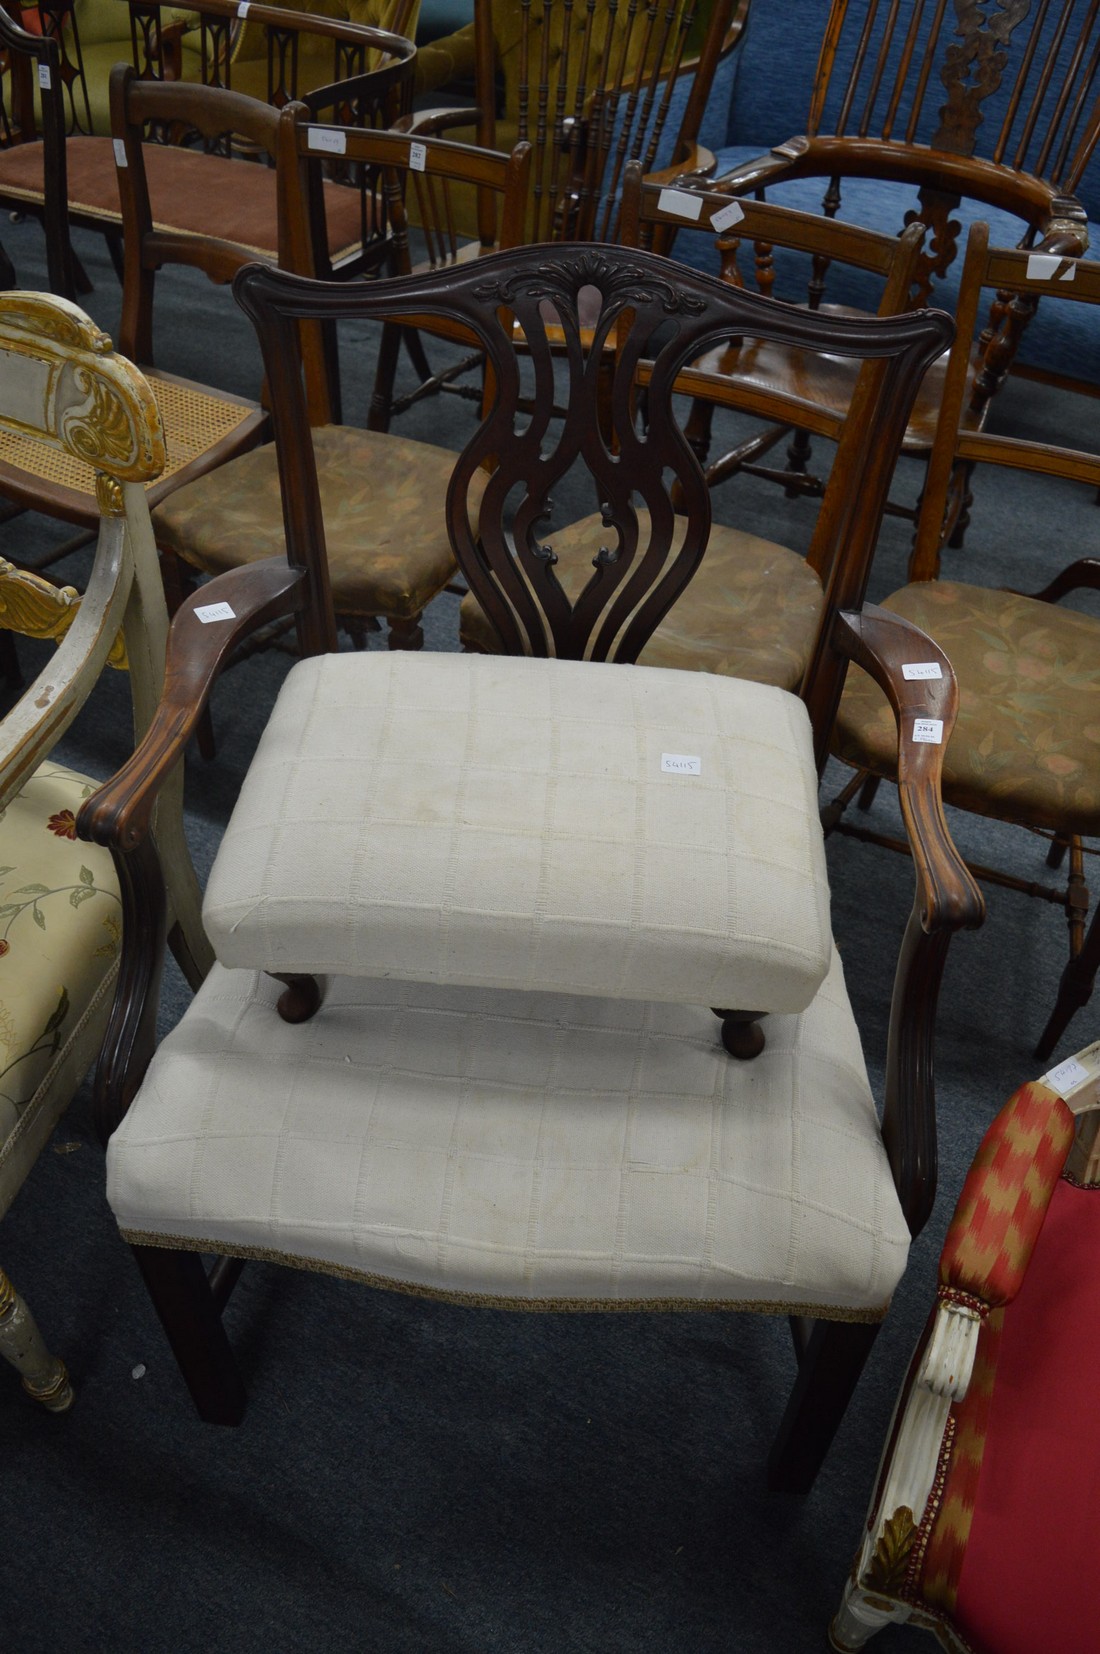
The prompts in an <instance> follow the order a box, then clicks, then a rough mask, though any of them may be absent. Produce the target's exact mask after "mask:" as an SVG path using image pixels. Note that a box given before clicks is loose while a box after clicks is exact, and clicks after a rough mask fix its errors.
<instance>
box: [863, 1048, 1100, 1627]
mask: <svg viewBox="0 0 1100 1654" xmlns="http://www.w3.org/2000/svg"><path fill="white" fill-rule="evenodd" d="M1098 1108H1100V1045H1090V1046H1089V1047H1088V1048H1087V1049H1086V1050H1084V1051H1081V1052H1079V1053H1078V1055H1077V1056H1076V1057H1069V1058H1067V1060H1066V1061H1065V1062H1062V1063H1059V1064H1058V1066H1057V1067H1056V1068H1054V1069H1052V1070H1051V1071H1050V1072H1049V1073H1048V1074H1044V1075H1043V1076H1042V1078H1041V1079H1040V1080H1037V1081H1034V1082H1033V1083H1031V1084H1028V1085H1023V1086H1021V1087H1020V1089H1019V1091H1017V1092H1016V1094H1015V1095H1014V1096H1013V1097H1012V1098H1011V1099H1010V1100H1009V1102H1008V1103H1006V1104H1005V1106H1004V1108H1003V1109H1002V1110H1001V1112H1000V1114H998V1116H997V1118H996V1119H995V1120H994V1122H993V1124H992V1125H991V1126H990V1128H989V1130H988V1132H987V1133H986V1135H985V1137H984V1139H983V1141H982V1145H981V1147H980V1148H979V1150H978V1153H977V1155H976V1156H975V1159H974V1163H973V1165H972V1166H971V1169H970V1172H969V1175H968V1176H967V1179H966V1182H965V1184H964V1186H963V1190H962V1194H961V1196H960V1198H959V1203H958V1205H957V1207H956V1208H955V1215H954V1218H953V1219H952V1221H951V1226H950V1228H949V1230H948V1232H947V1240H946V1243H945V1245H944V1248H943V1253H942V1255H941V1257H940V1266H939V1289H938V1292H937V1295H936V1306H935V1308H934V1310H933V1311H932V1314H931V1316H930V1317H929V1322H928V1326H927V1328H926V1329H925V1332H924V1335H923V1337H922V1338H921V1341H920V1344H919V1346H918V1348H917V1351H916V1354H915V1355H914V1357H913V1363H912V1366H911V1367H910V1370H909V1375H908V1378H907V1379H906V1382H905V1385H904V1387H903V1389H902V1393H901V1397H900V1399H899V1401H898V1407H897V1412H896V1414H895V1417H894V1421H893V1424H892V1427H891V1430H890V1434H889V1437H888V1440H887V1446H886V1450H885V1452H884V1455H883V1462H882V1465H881V1467H880V1470H879V1475H878V1478H877V1486H876V1489H875V1494H874V1498H873V1500H872V1504H871V1509H870V1511H869V1513H868V1517H867V1525H866V1528H865V1530H864V1534H863V1536H862V1539H861V1543H860V1546H859V1549H858V1551H857V1553H856V1558H855V1561H854V1563H853V1567H852V1576H851V1579H850V1580H849V1582H848V1585H847V1586H846V1588H845V1592H844V1599H843V1602H842V1605H841V1608H840V1612H839V1613H838V1614H837V1616H836V1618H835V1620H834V1621H833V1624H832V1627H831V1632H830V1643H831V1645H832V1647H833V1648H834V1649H836V1650H837V1654H854V1651H855V1650H856V1649H860V1648H863V1647H864V1646H865V1644H866V1643H867V1641H868V1639H869V1638H870V1637H872V1636H873V1635H874V1633H875V1632H876V1631H878V1630H881V1629H882V1628H883V1627H884V1626H887V1625H890V1624H893V1623H901V1624H904V1623H909V1624H912V1625H917V1626H924V1627H926V1628H927V1629H928V1630H930V1631H932V1632H934V1633H935V1634H936V1636H937V1638H938V1640H939V1642H940V1643H941V1645H942V1646H943V1647H944V1648H945V1649H947V1650H948V1651H949V1654H971V1651H979V1654H986V1651H988V1654H1035V1651H1036V1650H1038V1649H1051V1650H1054V1649H1057V1650H1058V1654H1091V1650H1092V1649H1093V1648H1094V1647H1095V1645H1096V1619H1097V1611H1098V1608H1100V1597H1098V1594H1097V1588H1096V1576H1095V1573H1094V1572H1093V1569H1092V1567H1091V1566H1090V1563H1089V1547H1090V1542H1091V1537H1092V1527H1093V1523H1092V1514H1093V1511H1094V1509H1095V1503H1096V1463H1097V1455H1098V1452H1100V1443H1098V1442H1097V1432H1096V1426H1095V1422H1094V1420H1095V1408H1094V1407H1093V1405H1092V1401H1093V1395H1094V1392H1095V1375H1096V1359H1095V1348H1096V1336H1095V1335H1096V1318H1097V1311H1098V1307H1100V1305H1098V1294H1097V1271H1096V1257H1097V1245H1098V1242H1100V1199H1098V1197H1097V1188H1098V1186H1100V1155H1098V1153H1097V1135H1096V1134H1097V1123H1098V1120H1100V1113H1098Z"/></svg>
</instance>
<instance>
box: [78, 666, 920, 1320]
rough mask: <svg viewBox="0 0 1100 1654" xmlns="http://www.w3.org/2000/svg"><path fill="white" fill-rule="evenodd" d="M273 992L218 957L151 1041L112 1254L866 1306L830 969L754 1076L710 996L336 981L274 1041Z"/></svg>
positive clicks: (879, 1270) (869, 1229)
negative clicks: (726, 1043) (217, 1257)
mask: <svg viewBox="0 0 1100 1654" xmlns="http://www.w3.org/2000/svg"><path fill="white" fill-rule="evenodd" d="M417 664H419V663H417ZM611 670H619V669H618V668H613V669H611ZM279 991H280V988H279V984H277V983H273V982H272V981H271V980H270V979H269V978H265V977H264V976H263V974H262V973H259V972H253V971H245V970H231V971H230V970H223V969H222V968H221V967H220V966H216V967H215V969H214V970H213V971H212V972H211V975H210V977H209V978H208V980H207V983H206V984H205V986H204V987H203V988H202V989H201V990H200V993H199V995H198V996H197V998H196V999H195V1002H194V1005H193V1008H192V1009H191V1010H189V1011H188V1013H187V1015H186V1016H185V1018H184V1021H183V1022H182V1024H180V1026H179V1027H178V1028H177V1029H176V1030H175V1032H174V1033H173V1034H171V1035H170V1036H169V1037H168V1039H167V1040H166V1041H165V1042H164V1044H163V1045H162V1046H161V1048H160V1050H159V1051H158V1053H157V1056H156V1058H155V1059H154V1062H153V1065H152V1067H151V1068H150V1070H149V1073H148V1076H147V1078H146V1080H145V1083H144V1084H143V1086H142V1090H141V1096H140V1099H139V1102H138V1104H137V1105H135V1107H134V1108H133V1109H132V1110H131V1111H130V1114H129V1115H128V1116H127V1118H126V1120H125V1121H124V1122H123V1124H122V1125H121V1126H120V1128H119V1130H118V1131H117V1132H116V1133H115V1135H114V1137H113V1138H112V1139H111V1143H110V1146H109V1149H108V1195H109V1199H110V1201H111V1205H112V1207H113V1209H114V1212H115V1215H116V1217H117V1219H118V1223H119V1227H120V1229H121V1230H122V1233H123V1235H124V1236H125V1237H126V1238H127V1239H128V1240H130V1241H132V1242H135V1243H138V1244H142V1245H152V1246H156V1245H157V1244H158V1243H161V1244H168V1245H175V1246H178V1245H181V1244H182V1245H184V1246H191V1247H197V1248H198V1249H199V1250H202V1251H214V1252H220V1253H225V1254H230V1255H233V1254H236V1255H239V1256H245V1257H256V1256H259V1257H269V1258H274V1259H277V1260H278V1261H280V1262H284V1263H286V1262H293V1263H296V1264H298V1265H299V1266H304V1267H306V1268H314V1269H322V1270H329V1271H331V1272H332V1273H334V1274H339V1275H352V1276H355V1277H357V1278H360V1279H365V1280H367V1281H370V1282H372V1283H375V1284H384V1285H386V1286H390V1287H393V1286H396V1287H398V1288H405V1289H406V1290H409V1291H412V1292H416V1293H430V1294H432V1295H438V1296H443V1297H449V1298H454V1299H458V1300H460V1301H466V1302H475V1303H482V1304H490V1303H494V1304H497V1305H500V1306H503V1307H518V1308H528V1309H553V1308H559V1309H561V1308H569V1307H584V1308H586V1309H603V1308H607V1309H616V1308H618V1309H653V1310H661V1309H696V1308H706V1307H708V1306H709V1307H715V1308H717V1307H726V1308H747V1309H753V1308H757V1309H762V1310H769V1311H774V1310H776V1309H777V1308H779V1307H786V1308H789V1309H790V1310H792V1311H799V1312H805V1311H809V1312H811V1313H813V1314H814V1315H815V1316H820V1315H826V1316H827V1315H828V1314H829V1312H830V1311H833V1312H839V1313H840V1315H841V1318H842V1319H848V1320H852V1319H858V1318H860V1317H861V1316H864V1317H866V1318H867V1319H868V1320H874V1319H878V1318H879V1317H880V1316H881V1315H882V1314H883V1313H884V1312H885V1309H886V1306H887V1304H888V1301H889V1298H890V1295H891V1293H892V1291H893V1289H894V1287H895V1286H896V1284H897V1282H898V1280H899V1279H900V1277H901V1274H902V1272H903V1270H904V1268H905V1261H906V1257H907V1255H908V1250H909V1232H908V1229H907V1227H906V1223H905V1218H904V1216H903V1214H902V1211H901V1206H900V1203H899V1201H898V1198H897V1193H896V1191H895V1189H894V1185H893V1180H892V1178H891V1175H890V1168H889V1163H888V1161H887V1159H886V1153H885V1150H884V1149H883V1146H882V1138H881V1134H880V1132H879V1128H878V1120H877V1116H876V1114H875V1108H874V1102H873V1099H872V1097H871V1092H870V1087H869V1085H868V1082H867V1077H866V1071H865V1068H864V1063H863V1056H862V1052H861V1050H860V1044H859V1035H858V1033H857V1030H856V1026H855V1022H854V1020H853V1018H852V1013H851V1009H850V1007H849V1004H848V997H847V994H846V992H845V989H844V979H843V973H842V970H841V966H840V961H839V958H838V957H837V955H836V954H835V953H834V954H833V958H832V964H831V968H830V971H829V975H828V977H827V978H826V980H825V982H824V984H823V985H822V987H821V988H820V989H819V991H818V992H817V994H816V995H815V996H814V998H813V999H812V1002H811V1003H810V1005H809V1006H808V1008H807V1009H806V1010H805V1011H804V1012H803V1013H802V1014H801V1015H797V1016H794V1015H792V1016H784V1017H777V1018H776V1019H775V1020H774V1021H773V1022H772V1023H771V1025H770V1030H769V1039H768V1049H767V1053H766V1055H764V1056H762V1057H760V1058H758V1059H757V1061H756V1063H755V1064H750V1065H745V1064H740V1063H736V1062H731V1061H730V1059H729V1057H728V1056H727V1055H726V1053H725V1052H724V1051H723V1050H722V1047H721V1046H720V1045H719V1043H718V1042H717V1040H716V1039H715V1037H714V1018H713V1016H712V1014H711V1012H710V1011H709V1010H707V1009H706V1007H694V1008H693V1007H685V1006H676V1005H669V1004H647V1003H645V1002H641V1001H635V1002H633V1003H628V1002H625V1001H622V1000H615V999H603V998H593V997H583V998H579V997H568V996H559V995H551V994H540V995H538V996H535V997H532V996H531V995H530V994H526V993H521V992H501V991H499V990H493V991H484V992H475V991H471V990H463V989H456V988H441V987H428V986H425V985H423V984H420V985H415V986H413V985H410V984H408V983H405V982H399V981H395V980H385V981H364V980H362V979H359V980H355V979H352V978H346V977H345V978H339V979H337V980H335V981H333V982H332V983H331V984H330V985H329V989H328V992H327V993H326V997H325V1003H324V1006H323V1007H322V1009H321V1010H320V1011H319V1012H318V1013H317V1014H316V1015H315V1016H314V1017H313V1019H312V1020H311V1021H310V1022H309V1023H308V1024H307V1025H305V1026H303V1027H292V1026H291V1025H289V1024H287V1023H286V1022H284V1021H283V1020H282V1019H281V1017H280V1016H279V1014H278V1012H277V1010H276V999H277V996H278V993H279Z"/></svg>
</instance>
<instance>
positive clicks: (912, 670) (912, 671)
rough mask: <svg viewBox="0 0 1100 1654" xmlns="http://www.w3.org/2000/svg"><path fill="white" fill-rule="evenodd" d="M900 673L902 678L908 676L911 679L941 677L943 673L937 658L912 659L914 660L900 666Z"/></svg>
mask: <svg viewBox="0 0 1100 1654" xmlns="http://www.w3.org/2000/svg"><path fill="white" fill-rule="evenodd" d="M901 675H902V677H903V678H910V679H912V678H942V677H943V673H942V672H941V671H940V663H939V661H938V660H914V661H909V662H908V663H907V664H906V665H905V666H903V667H902V669H901Z"/></svg>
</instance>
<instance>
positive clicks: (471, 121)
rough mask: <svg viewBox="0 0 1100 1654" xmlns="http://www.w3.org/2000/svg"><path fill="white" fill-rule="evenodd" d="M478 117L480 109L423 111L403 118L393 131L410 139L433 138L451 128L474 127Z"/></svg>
mask: <svg viewBox="0 0 1100 1654" xmlns="http://www.w3.org/2000/svg"><path fill="white" fill-rule="evenodd" d="M480 116H481V111H480V109H424V110H421V111H419V112H417V113H414V114H412V115H406V116H404V117H403V118H402V119H401V120H400V121H398V123H397V126H396V128H395V130H396V131H398V132H407V133H408V134H409V136H410V137H411V138H421V137H424V138H433V137H438V136H439V134H440V133H441V132H449V131H450V129H451V127H453V126H476V125H477V123H478V120H479V119H480Z"/></svg>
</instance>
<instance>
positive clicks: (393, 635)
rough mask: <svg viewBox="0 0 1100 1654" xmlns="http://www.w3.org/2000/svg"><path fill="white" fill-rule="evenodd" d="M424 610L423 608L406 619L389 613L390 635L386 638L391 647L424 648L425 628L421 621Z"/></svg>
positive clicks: (387, 622)
mask: <svg viewBox="0 0 1100 1654" xmlns="http://www.w3.org/2000/svg"><path fill="white" fill-rule="evenodd" d="M423 614H424V611H423V610H422V609H421V610H419V611H418V612H417V613H416V614H414V615H409V616H408V617H407V618H405V619H401V618H399V617H398V616H397V615H387V616H386V624H387V626H388V627H389V636H388V637H387V639H386V642H387V644H388V645H389V647H390V648H391V649H423V647H424V628H423V627H422V626H421V624H420V622H421V620H422V618H423Z"/></svg>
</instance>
